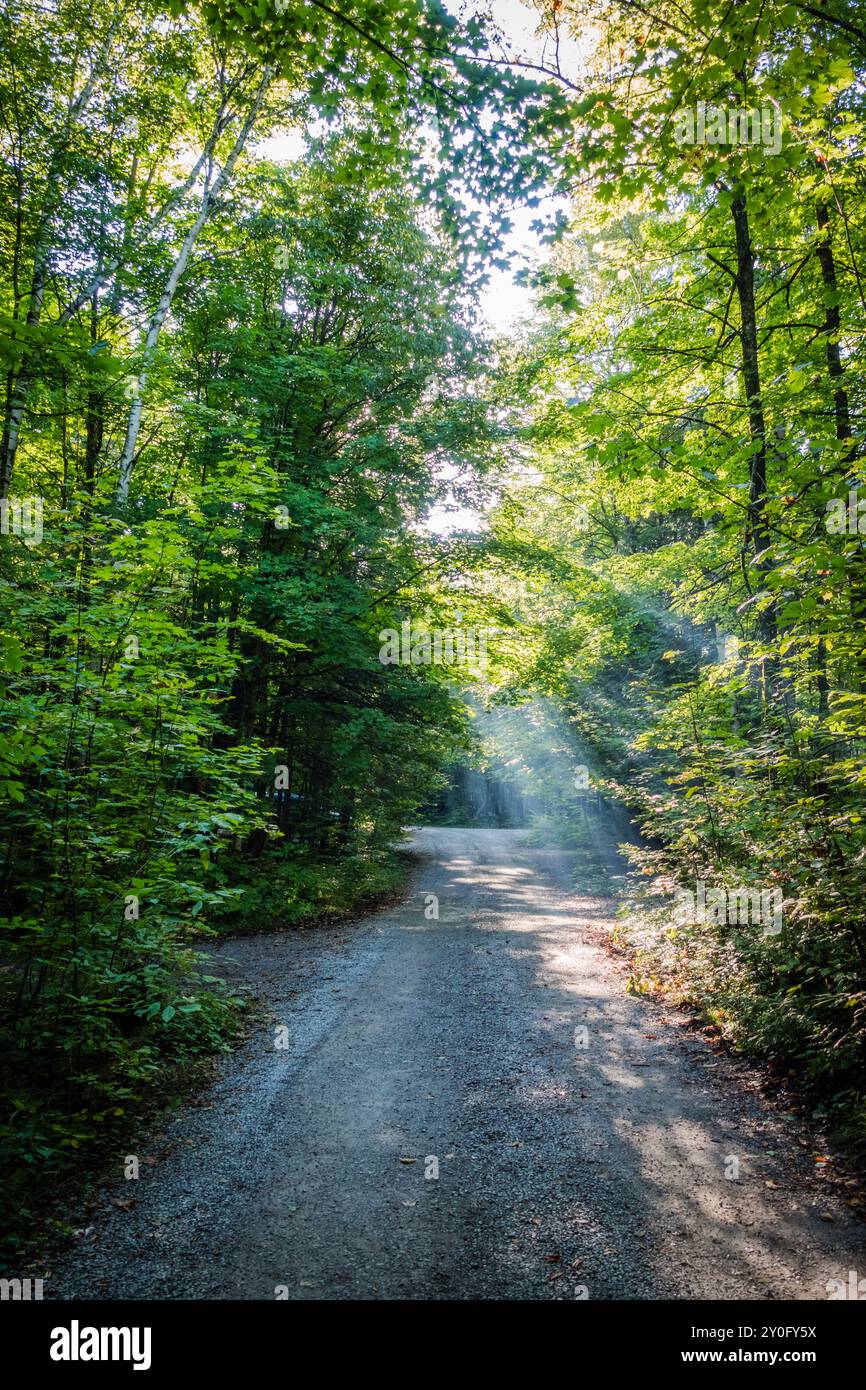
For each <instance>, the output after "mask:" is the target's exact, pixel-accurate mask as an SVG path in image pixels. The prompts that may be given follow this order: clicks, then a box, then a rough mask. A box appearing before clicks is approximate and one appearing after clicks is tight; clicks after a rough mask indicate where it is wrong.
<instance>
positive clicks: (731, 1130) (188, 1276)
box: [46, 829, 866, 1300]
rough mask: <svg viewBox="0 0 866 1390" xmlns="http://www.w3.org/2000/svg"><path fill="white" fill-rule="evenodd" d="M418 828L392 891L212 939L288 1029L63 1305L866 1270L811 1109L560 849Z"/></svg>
mask: <svg viewBox="0 0 866 1390" xmlns="http://www.w3.org/2000/svg"><path fill="white" fill-rule="evenodd" d="M414 840H415V846H416V848H417V849H418V850H419V851H420V853H421V854H422V855H423V856H424V857H423V858H422V859H421V861H420V863H419V867H418V871H417V873H416V875H415V880H414V883H413V886H412V892H411V896H410V897H409V898H408V900H407V901H406V902H404V903H402V904H400V905H399V906H396V907H394V908H392V909H390V910H388V911H385V912H382V913H379V914H377V915H375V916H372V917H369V918H367V919H365V920H364V921H362V922H361V923H359V924H355V925H352V926H348V927H345V926H344V927H340V928H333V927H332V928H317V929H315V930H312V931H307V932H304V933H294V934H291V935H289V934H287V935H284V936H282V935H275V936H267V937H265V936H259V937H252V938H247V939H244V940H240V941H232V942H228V943H226V944H225V945H224V946H223V947H221V948H220V952H219V955H220V960H221V961H223V962H226V964H225V968H226V970H227V972H228V973H230V974H231V975H232V977H233V978H234V979H237V980H244V981H247V982H248V983H250V984H251V985H252V986H253V987H254V989H255V991H256V993H257V994H258V995H259V996H260V997H261V998H263V999H265V1000H266V1001H268V1003H269V1006H270V1008H271V1010H272V1012H273V1015H274V1020H275V1024H276V1025H277V1027H283V1028H284V1030H285V1031H284V1032H282V1033H278V1032H276V1031H275V1029H274V1028H273V1027H269V1028H267V1029H262V1030H259V1031H258V1032H257V1033H256V1035H255V1036H254V1037H252V1038H251V1039H250V1041H249V1043H248V1044H247V1045H246V1046H245V1047H244V1048H242V1049H241V1050H240V1051H239V1052H238V1053H236V1054H235V1055H233V1056H232V1057H230V1058H228V1059H227V1060H226V1062H225V1064H224V1065H223V1067H222V1072H221V1078H220V1080H219V1082H218V1083H217V1085H216V1086H215V1087H214V1088H213V1089H212V1090H211V1091H209V1092H208V1093H206V1094H205V1095H204V1096H203V1097H202V1098H201V1100H200V1102H199V1103H198V1104H197V1105H193V1106H188V1107H186V1108H185V1109H184V1110H182V1111H181V1112H180V1113H178V1115H177V1116H176V1117H175V1118H174V1119H173V1120H171V1121H170V1122H169V1123H168V1124H167V1126H166V1129H165V1134H166V1138H165V1139H163V1140H154V1141H153V1144H152V1147H151V1153H150V1154H148V1155H145V1156H146V1157H150V1156H151V1155H153V1156H157V1157H158V1159H159V1161H158V1162H157V1163H156V1164H147V1163H145V1164H143V1165H142V1167H141V1177H140V1178H139V1180H138V1181H137V1182H132V1181H123V1180H121V1179H119V1181H118V1185H117V1188H116V1189H114V1190H113V1191H110V1192H107V1193H106V1194H105V1198H104V1206H105V1210H104V1211H103V1212H102V1213H101V1214H100V1215H99V1216H97V1217H96V1218H95V1219H93V1220H92V1226H93V1230H92V1231H91V1232H90V1233H89V1234H88V1235H86V1236H82V1237H81V1238H79V1240H78V1241H77V1243H76V1245H75V1247H74V1248H73V1249H72V1250H70V1251H69V1253H68V1254H66V1255H65V1256H64V1257H63V1258H62V1259H61V1260H60V1261H58V1262H55V1264H54V1267H53V1272H52V1277H51V1280H50V1284H49V1288H48V1289H47V1290H46V1294H47V1295H48V1294H50V1295H52V1296H54V1297H61V1298H73V1297H111V1298H121V1297H125V1298H130V1297H131V1298H208V1299H220V1298H248V1299H273V1298H274V1297H275V1296H287V1297H289V1298H291V1299H319V1298H327V1299H351V1298H377V1299H385V1298H398V1299H444V1298H459V1299H473V1298H485V1299H486V1298H499V1299H519V1298H528V1299H569V1300H571V1299H575V1298H583V1297H588V1298H589V1299H601V1298H615V1299H655V1298H664V1297H676V1298H681V1299H696V1298H725V1299H743V1298H745V1299H776V1298H799V1299H813V1298H818V1299H826V1298H827V1291H826V1284H827V1281H828V1280H831V1279H841V1280H844V1279H846V1278H847V1275H848V1271H849V1270H850V1269H857V1270H859V1271H860V1272H861V1274H866V1240H864V1227H863V1226H862V1224H861V1223H859V1222H857V1221H856V1220H855V1219H854V1218H853V1217H852V1216H851V1214H850V1212H849V1210H848V1208H847V1207H845V1206H844V1205H843V1204H842V1203H841V1202H840V1203H838V1204H837V1203H836V1202H835V1201H834V1199H833V1198H832V1197H831V1196H829V1195H828V1193H827V1190H826V1186H825V1184H824V1183H822V1182H821V1180H820V1178H819V1177H816V1176H815V1165H814V1162H813V1155H812V1152H811V1150H810V1149H809V1148H804V1147H803V1146H802V1145H801V1144H800V1143H798V1142H797V1133H798V1131H797V1125H796V1123H794V1122H792V1121H791V1120H789V1119H787V1118H786V1117H784V1116H779V1115H774V1114H773V1113H772V1112H771V1111H769V1110H768V1109H767V1108H766V1106H765V1105H764V1103H763V1102H762V1101H761V1100H760V1099H759V1097H758V1096H756V1095H755V1094H753V1093H750V1092H749V1091H748V1090H746V1089H744V1088H743V1083H742V1080H741V1078H740V1077H739V1076H738V1074H737V1069H736V1066H735V1064H734V1063H732V1062H730V1061H729V1060H728V1059H726V1058H724V1057H722V1058H719V1057H717V1056H715V1055H714V1054H713V1053H712V1052H711V1050H710V1049H709V1047H708V1046H707V1044H706V1043H705V1042H704V1041H703V1040H701V1039H696V1038H694V1037H692V1036H689V1035H685V1034H684V1030H683V1029H682V1028H680V1027H677V1026H676V1024H675V1021H670V1022H666V1021H664V1020H663V1019H662V1018H661V1017H660V1013H659V1010H658V1009H654V1008H652V1007H650V1006H649V1005H647V1004H645V1003H644V1002H643V1001H641V1000H639V999H634V998H631V997H630V996H628V995H626V994H625V992H624V977H623V973H622V969H621V967H620V966H619V965H618V964H617V963H616V962H614V961H612V960H611V959H610V958H609V957H608V956H607V955H606V954H605V953H604V952H603V951H601V950H600V949H599V948H598V946H596V945H593V944H592V935H593V933H592V928H593V927H594V926H595V927H597V926H599V925H600V924H601V923H603V922H604V921H605V920H606V919H607V918H608V917H609V915H610V911H611V909H610V905H609V903H608V902H607V901H606V900H599V899H595V898H592V897H584V896H581V895H580V894H579V893H575V891H574V890H573V889H572V888H570V887H569V875H568V864H567V862H566V859H565V857H564V856H561V855H557V854H555V853H551V852H546V851H541V850H533V849H530V848H528V847H527V846H526V845H525V844H524V843H523V837H522V836H521V834H520V832H517V831H498V830H460V829H425V830H421V831H418V832H416V834H415V837H414ZM427 895H435V899H436V901H435V902H434V901H433V900H432V899H430V898H429V897H428V896H427ZM425 903H426V912H427V913H428V914H432V913H433V912H434V911H435V910H436V907H437V904H438V914H439V915H438V919H437V918H436V917H434V916H432V915H425ZM229 957H231V958H233V961H234V963H233V964H229V963H228V958H229ZM576 1029H577V1030H581V1029H585V1030H586V1032H585V1034H584V1033H581V1032H580V1031H578V1033H577V1035H576V1034H575V1030H576ZM576 1038H577V1041H578V1043H580V1042H583V1041H585V1042H586V1044H587V1045H585V1046H576ZM276 1043H285V1044H286V1045H285V1046H276V1045H275V1044H276ZM732 1159H734V1160H736V1165H734V1164H732V1162H731V1160H732ZM410 1160H411V1161H410ZM434 1160H435V1162H434ZM737 1166H738V1171H739V1177H738V1179H736V1180H734V1179H733V1178H731V1177H727V1176H726V1171H727V1172H728V1173H731V1172H733V1171H735V1169H736V1167H737ZM437 1171H438V1177H437V1176H435V1174H436V1172H437ZM130 1197H134V1199H135V1204H134V1206H132V1207H131V1208H130V1209H129V1210H126V1209H123V1208H120V1207H118V1206H115V1205H112V1204H111V1203H112V1199H116V1200H117V1199H119V1200H120V1201H123V1202H124V1203H128V1201H129V1198H130Z"/></svg>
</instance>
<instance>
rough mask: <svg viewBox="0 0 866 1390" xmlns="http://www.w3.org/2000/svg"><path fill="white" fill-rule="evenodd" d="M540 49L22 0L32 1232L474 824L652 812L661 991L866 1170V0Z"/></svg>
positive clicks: (203, 11)
mask: <svg viewBox="0 0 866 1390" xmlns="http://www.w3.org/2000/svg"><path fill="white" fill-rule="evenodd" d="M530 27H531V29H532V30H533V31H534V39H533V44H532V45H531V46H530V45H526V46H524V47H521V45H520V43H517V42H515V40H514V37H513V35H512V36H511V37H509V36H506V35H504V34H503V33H501V32H500V29H499V27H498V22H497V19H496V17H495V14H494V15H491V14H488V13H486V12H485V11H484V10H483V8H479V9H477V10H476V11H472V12H467V13H465V14H463V15H462V16H461V17H460V18H455V17H454V16H452V15H451V14H449V13H448V12H447V11H446V10H445V9H444V8H442V7H441V6H440V5H439V4H438V3H435V0H378V3H377V0H350V3H348V4H339V5H337V4H335V5H334V6H331V5H327V4H323V3H318V0H311V3H309V4H306V3H304V4H301V3H296V0H276V3H274V0H254V3H250V4H241V3H238V0H204V3H197V0H146V2H145V3H142V0H118V3H116V4H115V3H113V2H111V0H110V3H108V4H104V5H103V4H99V5H97V4H95V3H93V0H78V2H77V3H76V4H74V5H73V4H71V3H69V0H43V2H42V3H37V0H3V7H2V39H0V44H2V69H0V139H2V161H0V181H2V200H0V218H2V223H0V241H2V254H3V264H4V273H3V291H2V294H3V299H2V308H0V314H2V322H0V328H2V334H0V353H2V373H3V405H2V409H3V429H2V446H0V480H2V503H0V507H2V538H0V680H2V689H3V705H2V765H0V795H2V822H0V837H2V845H0V848H2V871H0V872H2V890H3V891H2V897H3V908H2V911H3V917H2V931H3V941H2V946H0V994H2V1006H3V1024H2V1044H0V1089H2V1095H3V1100H2V1111H0V1141H2V1150H3V1157H2V1173H3V1178H4V1183H3V1186H4V1192H5V1194H6V1197H5V1200H6V1203H7V1216H8V1215H9V1214H12V1213H14V1220H13V1221H12V1222H11V1224H12V1226H13V1227H14V1229H13V1231H12V1234H11V1236H10V1243H11V1250H12V1251H13V1253H14V1251H15V1250H16V1249H17V1248H18V1242H19V1241H20V1240H21V1239H22V1238H23V1236H22V1230H21V1226H22V1222H21V1216H20V1214H21V1212H22V1211H23V1212H24V1213H25V1214H26V1213H27V1212H28V1210H29V1209H30V1205H31V1203H32V1202H34V1201H35V1200H36V1199H35V1195H34V1194H35V1193H36V1191H37V1189H39V1188H40V1186H41V1185H43V1184H44V1182H45V1179H46V1176H51V1175H54V1174H57V1173H64V1172H67V1171H69V1170H70V1169H71V1168H72V1167H74V1166H75V1165H78V1164H81V1162H82V1160H84V1161H88V1160H89V1158H90V1155H91V1154H98V1153H101V1152H104V1151H105V1150H106V1148H109V1149H110V1148H111V1146H112V1145H113V1144H116V1143H119V1142H122V1141H121V1139H120V1138H118V1136H126V1135H127V1134H128V1133H129V1132H130V1126H132V1125H134V1124H135V1122H136V1117H138V1116H139V1115H140V1114H141V1113H143V1110H144V1108H145V1107H146V1106H147V1105H148V1104H150V1103H151V1102H152V1100H153V1098H154V1097H155V1096H156V1097H160V1096H163V1095H164V1094H166V1093H167V1092H170V1091H171V1089H172V1087H173V1086H174V1085H175V1084H176V1077H177V1075H178V1073H182V1072H183V1071H184V1069H188V1068H189V1067H190V1066H191V1065H192V1064H194V1063H197V1062H198V1061H199V1059H201V1058H204V1057H206V1056H208V1055H210V1054H213V1053H216V1052H219V1051H221V1050H224V1049H226V1048H228V1047H229V1046H231V1044H232V1042H233V1040H234V1039H235V1038H236V1036H237V1034H238V1032H239V1030H240V1029H241V1028H242V1026H243V1018H244V1013H245V1010H246V1009H247V1007H248V1006H247V1005H246V1004H245V1002H244V1001H243V1000H242V999H240V998H239V997H237V995H236V994H235V993H234V992H233V991H232V990H230V989H229V988H227V987H226V986H225V985H224V984H223V983H222V981H221V980H220V979H219V978H218V977H216V976H214V975H212V974H210V973H208V966H207V964H206V963H205V964H203V963H202V962H203V960H204V961H205V962H206V960H207V956H206V953H205V955H204V957H203V956H202V954H201V949H200V948H202V947H203V946H206V945H207V943H208V941H210V940H213V939H214V938H215V937H218V936H219V935H221V934H225V933H229V932H235V931H239V930H242V931H251V930H253V929H269V928H276V929H286V928H293V927H297V926H299V925H302V924H304V923H306V922H309V921H311V920H316V919H322V918H325V919H327V918H339V917H344V918H345V917H347V916H348V915H350V914H352V913H355V912H357V911H359V910H361V908H363V907H364V906H365V905H367V904H370V903H373V902H375V901H377V900H379V899H382V898H384V897H387V896H388V895H389V894H394V893H395V892H398V891H399V887H400V884H401V882H402V879H403V875H404V873H405V863H404V859H403V857H402V855H401V852H400V842H401V838H402V832H403V830H404V828H405V827H407V826H409V825H412V824H415V823H418V822H419V821H421V820H424V819H425V818H426V819H431V818H432V819H438V820H439V821H440V822H442V821H448V820H449V817H450V823H452V824H458V823H461V821H465V819H466V818H467V817H472V816H475V817H478V818H479V820H478V823H481V824H510V825H514V824H519V825H525V826H526V827H527V828H528V829H529V833H530V835H535V836H536V837H538V838H542V839H543V838H547V839H554V840H557V841H558V842H564V843H571V844H574V845H580V844H581V843H582V842H584V841H585V840H586V837H587V835H589V834H590V829H588V827H590V828H592V827H593V826H595V827H597V824H598V823H603V824H604V826H605V827H606V834H607V836H608V838H609V839H610V840H611V841H615V842H619V843H620V844H621V845H622V854H623V855H624V856H625V858H626V859H627V865H623V869H622V873H621V874H619V875H617V876H616V878H615V881H614V882H613V885H612V887H611V891H616V893H617V895H618V896H619V897H620V898H621V900H622V904H623V907H622V912H621V915H620V919H619V921H618V924H617V927H616V937H617V941H618V943H619V945H620V947H621V949H622V950H624V951H626V952H627V953H628V954H629V957H630V959H631V982H630V988H632V989H633V990H634V991H636V992H645V993H649V994H659V995H663V996H665V997H671V998H674V999H677V1000H679V1001H680V1002H681V1003H685V1004H688V1005H690V1006H691V1007H692V1008H694V1009H697V1010H699V1011H701V1013H702V1014H703V1016H704V1017H705V1018H706V1019H707V1020H709V1021H710V1022H711V1023H712V1024H714V1025H715V1026H716V1028H717V1029H718V1031H719V1034H720V1036H722V1037H723V1038H725V1039H726V1040H727V1041H728V1042H729V1043H730V1044H731V1045H732V1046H734V1047H736V1048H739V1049H742V1050H743V1051H745V1052H747V1053H749V1054H751V1055H755V1056H760V1057H763V1058H766V1059H769V1060H770V1061H772V1062H774V1063H775V1064H776V1065H778V1066H779V1067H781V1068H782V1069H784V1070H785V1071H787V1072H788V1073H789V1074H790V1076H791V1077H792V1078H793V1079H795V1080H796V1082H797V1084H798V1086H799V1087H801V1089H802V1090H803V1092H804V1094H806V1095H807V1096H808V1097H809V1098H810V1103H811V1104H813V1105H814V1106H818V1107H820V1108H821V1111H822V1113H824V1114H826V1115H827V1116H828V1117H829V1119H830V1121H831V1123H832V1125H833V1126H834V1127H835V1128H836V1129H837V1131H839V1132H840V1133H841V1134H842V1136H843V1137H844V1138H845V1139H846V1140H847V1142H848V1143H849V1144H851V1145H854V1146H855V1147H856V1146H857V1145H861V1146H862V1145H863V1143H864V1142H866V918H864V915H863V910H862V904H863V901H864V897H866V822H864V804H866V797H864V790H866V765H864V757H863V755H864V747H866V642H864V634H866V548H864V536H866V492H863V491H862V488H863V479H862V458H863V454H864V445H863V426H864V414H863V412H864V387H863V381H862V374H863V365H864V329H866V174H864V163H863V159H862V151H863V142H864V139H866V24H864V18H863V14H862V11H861V10H860V8H859V7H858V6H857V5H856V4H855V3H854V2H853V0H850V3H846V0H815V3H808V4H807V3H796V2H795V3H782V0H736V2H733V0H732V3H730V4H728V5H722V6H718V5H710V4H708V3H706V0H683V3H681V4H678V5H676V6H671V5H668V4H661V3H658V0H646V3H639V4H638V3H632V0H537V5H536V10H534V11H533V13H532V16H531V25H530ZM527 209H528V210H529V213H528V215H529V216H530V217H531V219H532V220H531V228H532V233H531V234H532V237H533V239H534V242H535V251H534V253H533V255H532V256H531V257H530V258H529V259H528V260H526V261H524V260H523V259H522V258H521V255H520V254H518V253H517V252H516V251H515V249H514V237H513V224H514V219H515V216H516V215H517V211H518V210H519V211H520V212H521V214H523V213H526V210H527ZM505 271H509V272H511V273H515V274H516V275H517V276H518V278H519V280H522V282H523V284H524V285H525V287H526V294H527V303H528V304H529V306H530V307H529V308H528V309H527V310H526V312H525V313H524V314H523V316H522V318H521V320H520V322H519V323H517V324H516V325H515V327H514V328H513V330H512V331H510V332H509V333H507V334H503V333H500V332H499V331H498V330H494V329H492V328H491V326H490V324H489V322H488V321H487V319H486V318H485V315H484V313H483V311H482V306H483V302H484V296H485V293H487V292H488V290H487V288H486V287H488V286H489V283H490V277H491V276H496V275H500V276H501V275H502V274H503V273H504V272H505ZM449 513H453V514H455V515H458V516H460V515H463V516H465V515H466V514H468V515H469V516H470V518H474V520H471V521H470V522H469V523H468V524H466V525H461V526H455V525H449V524H442V523H441V521H440V522H437V520H436V518H437V517H439V518H441V517H442V516H445V517H446V518H447V516H448V515H449ZM443 634H444V636H443ZM473 779H474V781H473ZM449 786H450V787H451V791H452V793H454V796H455V797H456V803H457V805H458V808H459V809H458V810H456V811H455V810H454V807H453V805H452V806H451V808H450V809H449V806H448V795H447V789H448V787H449ZM479 788H481V790H479ZM491 788H492V791H491ZM455 789H456V791H455ZM590 803H592V807H594V808H595V809H596V810H597V812H598V815H597V816H596V820H595V821H593V817H592V813H591V807H590ZM595 833H596V830H595V829H592V834H595ZM626 869H627V872H626ZM690 894H691V899H690V898H689V895H690ZM740 898H742V899H743V900H744V901H748V902H755V901H757V902H758V903H759V904H761V906H762V909H766V907H767V905H768V904H769V905H770V907H771V909H772V911H771V913H770V915H769V916H768V915H767V912H766V911H765V912H764V915H763V916H760V915H758V914H754V913H753V914H752V917H751V919H749V917H748V915H747V914H744V913H743V912H740V911H737V912H736V913H735V914H734V916H733V920H731V913H730V911H729V910H728V904H729V903H730V902H731V901H732V900H734V899H736V900H737V901H738V902H739V899H740ZM689 901H691V902H692V903H693V904H697V903H698V902H699V903H700V910H697V909H696V910H694V911H692V912H691V914H690V913H689V912H688V911H686V912H683V911H682V908H683V904H684V903H685V904H686V905H688V902H689ZM720 904H721V906H720ZM708 905H709V907H708ZM25 1224H26V1221H25Z"/></svg>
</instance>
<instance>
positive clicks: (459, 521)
mask: <svg viewBox="0 0 866 1390" xmlns="http://www.w3.org/2000/svg"><path fill="white" fill-rule="evenodd" d="M452 7H453V8H455V9H456V8H457V6H456V5H454V4H453V0H452ZM478 8H479V5H478V3H477V0H469V3H468V4H467V5H466V6H465V9H466V10H468V11H477V10H478ZM484 8H485V9H487V10H489V11H490V12H492V14H493V18H494V19H495V20H496V22H497V24H498V26H499V28H500V29H501V30H502V32H503V33H504V34H505V36H506V38H507V39H508V41H509V44H510V48H511V51H512V53H513V54H514V56H516V57H520V58H524V59H527V60H528V61H530V62H538V61H539V60H540V59H541V57H542V55H543V52H544V39H543V37H541V36H539V35H538V34H537V32H536V31H537V28H538V15H537V13H536V11H535V10H534V9H533V8H532V7H531V6H530V5H525V4H522V3H521V0H487V4H485V6H484ZM580 58H581V45H580V44H579V43H575V42H574V41H572V40H564V41H563V42H562V43H561V45H560V63H561V65H562V70H563V72H564V73H565V74H566V76H568V77H571V78H574V76H576V73H577V70H578V68H579V66H580ZM548 61H549V50H548ZM256 148H257V150H258V151H259V152H260V153H261V154H262V155H264V156H265V157H267V158H270V159H275V160H292V159H297V158H299V157H300V156H301V155H302V154H303V149H304V139H303V135H302V133H301V132H300V131H294V130H292V131H286V132H285V133H283V134H280V135H274V136H271V137H270V138H269V139H267V140H262V141H260V142H259V143H258V145H257V146H256ZM561 206H563V204H562V203H561V202H559V203H557V202H556V201H555V200H554V199H547V200H546V201H545V202H543V203H542V204H541V205H540V206H539V207H536V208H520V207H518V208H515V209H514V212H513V214H512V221H513V224H514V225H513V229H512V231H511V232H510V234H509V236H508V238H507V239H506V244H505V250H506V251H507V252H509V253H512V254H514V262H513V264H512V266H511V268H510V269H509V270H493V271H492V272H491V275H490V281H489V283H488V285H487V286H486V288H485V289H484V291H483V292H482V294H481V311H482V313H483V314H484V317H485V318H486V320H487V322H488V324H489V325H490V328H491V329H492V330H493V331H494V332H496V333H506V332H507V331H508V330H509V329H510V328H511V327H512V326H513V325H514V324H515V323H516V322H517V321H518V320H519V319H521V318H523V317H525V316H526V315H527V314H529V313H530V312H531V308H532V291H531V290H530V289H528V288H527V287H526V286H522V285H517V284H515V281H514V276H515V274H516V272H517V271H518V270H520V269H521V267H524V266H526V265H527V264H529V265H534V264H535V263H536V262H537V261H538V259H539V258H541V257H543V256H544V254H545V248H544V247H542V246H540V244H539V240H538V236H537V234H536V233H535V232H533V231H531V230H530V224H531V223H532V222H534V221H535V220H536V219H537V218H539V217H541V216H550V215H551V214H552V213H554V212H556V211H557V209H558V208H559V207H561ZM454 471H455V473H456V472H457V470H456V469H455V470H454ZM479 524H481V518H480V517H479V515H478V513H477V512H475V511H471V510H469V509H467V508H463V507H454V508H449V507H447V506H440V507H434V508H433V509H432V511H431V512H430V513H429V515H428V517H427V519H426V522H425V530H429V531H433V532H435V533H437V534H440V535H442V534H446V533H447V532H450V531H459V530H475V529H477V528H478V526H479Z"/></svg>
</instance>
